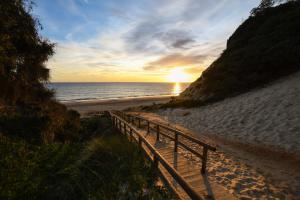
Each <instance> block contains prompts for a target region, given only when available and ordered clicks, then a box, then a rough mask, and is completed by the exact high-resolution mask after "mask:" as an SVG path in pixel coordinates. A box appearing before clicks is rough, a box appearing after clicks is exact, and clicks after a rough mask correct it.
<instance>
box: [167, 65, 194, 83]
mask: <svg viewBox="0 0 300 200" xmlns="http://www.w3.org/2000/svg"><path fill="white" fill-rule="evenodd" d="M189 78H190V76H189V75H188V74H187V73H185V72H184V71H183V70H182V69H180V68H176V69H173V70H172V71H171V72H170V74H169V75H168V76H167V81H169V82H173V83H182V82H189Z"/></svg>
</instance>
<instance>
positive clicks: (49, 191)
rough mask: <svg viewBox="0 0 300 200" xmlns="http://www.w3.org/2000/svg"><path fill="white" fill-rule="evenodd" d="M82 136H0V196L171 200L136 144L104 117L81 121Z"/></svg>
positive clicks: (12, 197)
mask: <svg viewBox="0 0 300 200" xmlns="http://www.w3.org/2000/svg"><path fill="white" fill-rule="evenodd" d="M81 126H82V130H81V134H82V138H81V141H77V142H71V143H69V144H63V143H52V144H31V143H28V141H27V140H22V139H20V138H16V137H11V136H7V135H3V134H2V135H0V154H1V158H0V199H172V198H174V197H173V196H172V194H171V193H169V192H168V191H167V190H166V189H165V188H162V187H158V186H156V184H155V183H156V179H157V177H155V172H154V169H153V168H152V165H151V163H150V162H148V161H147V160H146V159H145V158H144V155H143V154H142V152H141V151H140V150H139V148H138V146H137V145H136V144H133V143H130V142H129V141H128V139H127V138H126V137H124V136H123V135H121V134H119V133H117V130H115V129H114V128H113V127H112V126H111V124H110V121H109V120H108V119H107V118H105V117H94V118H91V119H85V120H83V121H82V122H81Z"/></svg>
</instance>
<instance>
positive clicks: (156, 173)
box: [153, 154, 158, 176]
mask: <svg viewBox="0 0 300 200" xmlns="http://www.w3.org/2000/svg"><path fill="white" fill-rule="evenodd" d="M153 167H154V173H155V174H154V176H157V175H158V159H157V156H156V154H154V157H153Z"/></svg>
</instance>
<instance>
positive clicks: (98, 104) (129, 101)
mask: <svg viewBox="0 0 300 200" xmlns="http://www.w3.org/2000/svg"><path fill="white" fill-rule="evenodd" d="M170 99H171V96H149V97H136V98H126V99H125V98H124V99H114V100H97V101H81V102H69V103H64V104H65V105H66V106H67V107H68V108H69V109H74V110H77V111H78V112H79V113H80V114H81V115H82V116H86V115H89V114H93V113H96V112H99V111H105V110H124V109H126V108H129V107H137V106H146V105H153V104H155V103H157V104H158V103H166V102H168V101H170Z"/></svg>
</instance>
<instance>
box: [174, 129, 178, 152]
mask: <svg viewBox="0 0 300 200" xmlns="http://www.w3.org/2000/svg"><path fill="white" fill-rule="evenodd" d="M177 147H178V133H177V132H175V141H174V152H177Z"/></svg>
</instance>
